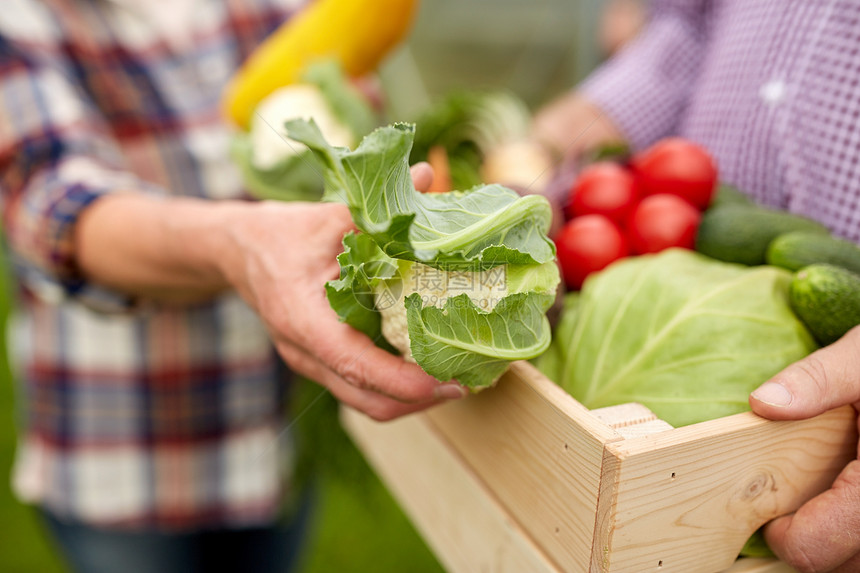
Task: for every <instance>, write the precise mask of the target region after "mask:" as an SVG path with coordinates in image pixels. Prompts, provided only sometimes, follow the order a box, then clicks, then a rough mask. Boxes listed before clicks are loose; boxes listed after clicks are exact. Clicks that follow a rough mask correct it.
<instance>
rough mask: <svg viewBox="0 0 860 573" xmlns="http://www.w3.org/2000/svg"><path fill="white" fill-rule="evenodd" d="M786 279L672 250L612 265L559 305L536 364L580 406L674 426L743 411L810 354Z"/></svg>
mask: <svg viewBox="0 0 860 573" xmlns="http://www.w3.org/2000/svg"><path fill="white" fill-rule="evenodd" d="M790 280H791V277H790V274H789V273H788V272H786V271H784V270H782V269H777V268H775V267H767V266H760V267H752V268H750V267H745V266H741V265H733V264H728V263H722V262H718V261H715V260H713V259H709V258H707V257H705V256H703V255H699V254H697V253H693V252H691V251H686V250H680V249H671V250H668V251H664V252H663V253H660V254H658V255H647V256H641V257H634V258H630V259H625V260H622V261H619V262H617V263H615V264H613V265H610V266H609V267H608V268H607V269H605V270H604V271H602V272H600V273H597V274H596V275H593V277H591V278H589V280H588V281H586V284H585V285H584V288H583V290H582V291H581V293H580V294H578V295H572V296H571V297H570V298H569V299H568V300H567V301H566V305H565V310H564V313H563V317H562V319H561V321H560V324H559V325H558V329H557V331H556V335H555V337H554V341H553V344H552V346H551V347H550V349H549V350H548V351H547V353H546V354H544V355H543V356H542V357H541V358H540V359H539V360H538V367H539V368H540V369H541V370H542V371H543V372H544V373H545V374H546V375H547V376H548V377H549V378H551V379H553V380H554V381H556V382H557V383H558V384H560V385H561V386H562V387H563V388H564V389H565V390H567V391H568V392H569V393H570V394H571V395H573V396H574V397H575V398H576V399H577V400H578V401H579V402H581V403H582V404H584V405H585V406H586V407H588V408H599V407H603V406H611V405H615V404H621V403H626V402H639V403H641V404H644V405H645V406H647V407H648V408H650V409H651V410H652V411H653V412H654V413H655V414H657V416H658V417H660V418H661V419H663V420H665V421H667V422H669V423H670V424H672V425H673V426H676V427H677V426H684V425H687V424H692V423H695V422H700V421H704V420H709V419H714V418H718V417H722V416H726V415H730V414H734V413H737V412H741V411H745V410H747V409H748V402H747V399H748V395H749V393H750V392H751V391H752V390H754V389H755V388H756V387H758V386H759V385H760V384H761V383H762V382H764V381H765V380H767V379H768V378H770V377H771V376H772V375H774V374H776V373H777V372H778V371H780V370H781V369H782V368H784V367H785V366H787V365H789V364H790V363H792V362H794V361H796V360H799V359H800V358H803V357H804V356H806V355H807V354H809V353H810V352H812V351H813V350H815V349H816V348H817V346H816V344H815V342H814V340H813V338H812V337H811V335H810V334H809V332H808V331H807V330H806V328H805V327H804V326H803V324H802V323H801V322H800V321H799V320H798V319H797V318H796V317H795V315H794V313H792V311H791V309H790V307H789V305H788V284H789V282H790Z"/></svg>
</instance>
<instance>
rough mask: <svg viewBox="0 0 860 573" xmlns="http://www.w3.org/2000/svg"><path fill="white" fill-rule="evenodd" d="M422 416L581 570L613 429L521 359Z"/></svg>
mask: <svg viewBox="0 0 860 573" xmlns="http://www.w3.org/2000/svg"><path fill="white" fill-rule="evenodd" d="M427 415H428V417H429V418H430V419H432V420H433V422H434V425H435V427H436V429H437V431H439V432H440V433H441V434H442V435H443V436H445V437H446V438H447V440H448V442H449V443H450V444H451V446H452V447H453V448H454V449H455V450H456V451H457V453H458V454H459V456H460V457H461V458H462V459H463V460H465V461H466V463H467V464H468V465H469V466H470V467H471V468H472V470H473V471H474V472H475V473H476V474H477V475H479V476H480V477H481V479H482V480H484V482H485V483H486V484H487V486H488V487H489V489H490V491H491V492H492V493H493V494H494V495H495V496H496V497H497V498H498V499H500V500H501V501H502V503H503V504H504V505H505V508H506V510H507V511H508V512H509V513H510V515H511V516H512V517H513V518H514V519H516V520H517V522H518V523H519V524H520V525H521V526H522V527H523V529H525V530H527V531H528V532H529V533H530V534H531V536H532V538H533V539H534V540H535V542H536V543H539V544H540V546H541V548H542V549H543V551H545V552H546V554H547V555H548V556H549V557H550V558H551V559H552V560H553V561H554V562H555V563H556V564H557V565H558V566H559V568H560V569H562V570H563V571H587V570H588V568H589V563H590V560H591V546H592V541H593V535H594V516H595V512H596V510H597V496H598V492H599V484H600V472H601V463H602V458H603V444H604V443H606V442H610V441H612V440H619V439H621V437H620V436H619V435H618V434H616V433H615V432H614V431H613V430H612V429H611V428H609V426H607V425H606V424H604V423H602V422H601V421H600V420H598V419H597V417H595V416H593V415H592V414H591V413H590V412H589V411H588V410H587V409H586V408H585V407H583V406H582V405H581V404H579V403H578V402H576V400H573V398H571V397H570V396H569V395H568V394H566V393H565V392H564V391H563V390H561V389H560V388H559V387H558V386H557V385H555V384H554V383H552V382H551V381H549V380H547V379H546V378H545V377H543V376H542V375H541V374H540V373H539V372H538V371H537V370H536V369H535V368H534V367H533V366H531V365H530V364H528V363H525V362H521V363H515V364H514V365H513V366H512V368H511V369H510V370H509V372H508V373H507V374H506V375H505V376H504V377H502V379H501V380H500V381H499V383H498V385H497V386H496V387H495V388H493V389H491V390H488V391H484V392H482V393H480V394H478V395H475V396H470V397H468V398H466V399H464V400H459V401H457V402H452V403H449V404H446V405H444V406H442V407H438V408H434V409H432V410H431V411H430V412H428V414H427Z"/></svg>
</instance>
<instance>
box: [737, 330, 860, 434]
mask: <svg viewBox="0 0 860 573" xmlns="http://www.w3.org/2000/svg"><path fill="white" fill-rule="evenodd" d="M857 402H860V327H855V328H854V329H852V330H850V331H849V332H848V333H847V334H845V336H843V337H842V338H840V339H839V340H837V341H836V342H834V343H833V344H831V345H830V346H825V347H824V348H821V349H820V350H817V351H815V352H813V353H812V354H810V355H809V356H807V357H806V358H803V359H802V360H799V361H798V362H795V363H794V364H792V365H791V366H789V367H787V368H786V369H784V370H783V371H782V372H780V373H779V374H777V375H776V376H774V377H773V378H771V379H770V380H768V381H767V382H765V383H764V384H762V385H761V386H759V387H758V388H757V389H756V390H755V391H753V393H752V394H750V406H751V407H752V409H753V411H754V412H755V413H756V414H759V415H760V416H764V417H765V418H770V419H773V420H799V419H804V418H811V417H813V416H817V415H818V414H821V413H823V412H826V411H827V410H832V409H833V408H838V407H839V406H844V405H846V404H855V403H857Z"/></svg>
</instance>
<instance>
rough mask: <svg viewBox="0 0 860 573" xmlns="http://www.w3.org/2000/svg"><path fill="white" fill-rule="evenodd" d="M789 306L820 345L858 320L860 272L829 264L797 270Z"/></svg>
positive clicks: (831, 341)
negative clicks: (858, 273) (859, 273)
mask: <svg viewBox="0 0 860 573" xmlns="http://www.w3.org/2000/svg"><path fill="white" fill-rule="evenodd" d="M789 300H790V302H791V308H792V309H793V310H794V312H795V313H796V314H797V316H799V317H800V319H801V320H802V321H803V322H804V324H806V326H807V327H808V328H809V330H810V331H811V332H812V334H813V335H815V338H816V339H817V340H818V342H820V343H821V344H822V345H827V344H832V343H834V342H836V341H837V340H839V339H840V338H842V336H844V335H845V333H846V332H848V331H849V330H851V329H852V328H854V327H855V326H857V325H858V324H860V275H857V274H855V273H853V272H851V271H848V270H846V269H844V268H842V267H837V266H834V265H828V264H815V265H809V266H808V267H804V268H802V269H801V270H799V271H798V272H797V273H796V274H795V275H794V279H793V280H792V281H791V287H790V290H789Z"/></svg>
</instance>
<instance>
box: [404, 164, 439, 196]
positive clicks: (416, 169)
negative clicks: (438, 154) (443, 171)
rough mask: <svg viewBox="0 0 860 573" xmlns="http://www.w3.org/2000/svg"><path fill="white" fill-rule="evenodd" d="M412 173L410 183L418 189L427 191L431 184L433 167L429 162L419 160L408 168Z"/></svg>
mask: <svg viewBox="0 0 860 573" xmlns="http://www.w3.org/2000/svg"><path fill="white" fill-rule="evenodd" d="M409 171H410V173H412V183H413V185H415V188H416V189H417V190H418V191H422V192H423V191H427V189H429V188H430V185H432V184H433V168H432V167H430V164H429V163H426V162H424V161H421V162H419V163H416V164H415V165H413V166H412V167H411V168H410V169H409Z"/></svg>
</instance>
